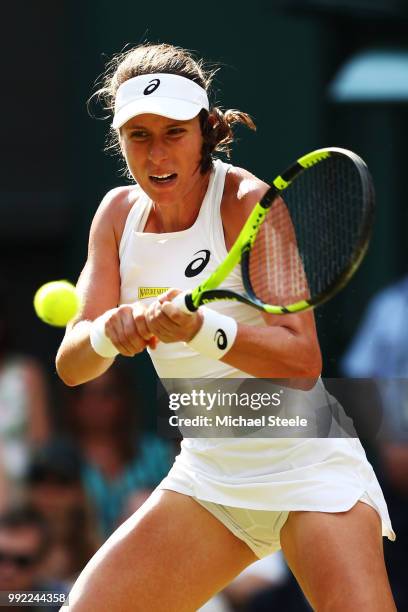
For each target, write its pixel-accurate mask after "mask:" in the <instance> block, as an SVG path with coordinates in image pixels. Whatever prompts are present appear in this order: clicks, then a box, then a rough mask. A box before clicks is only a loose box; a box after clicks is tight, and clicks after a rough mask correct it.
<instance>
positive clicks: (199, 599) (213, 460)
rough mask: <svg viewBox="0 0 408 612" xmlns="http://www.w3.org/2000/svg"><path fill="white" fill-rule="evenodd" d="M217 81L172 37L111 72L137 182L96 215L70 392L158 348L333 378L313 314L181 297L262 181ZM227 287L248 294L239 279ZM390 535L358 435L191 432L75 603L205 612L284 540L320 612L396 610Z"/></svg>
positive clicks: (206, 362) (285, 374) (118, 134)
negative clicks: (387, 557) (247, 163)
mask: <svg viewBox="0 0 408 612" xmlns="http://www.w3.org/2000/svg"><path fill="white" fill-rule="evenodd" d="M212 76H213V75H212V74H211V73H210V72H208V71H206V70H205V69H204V68H203V64H202V62H201V61H196V60H195V59H194V58H193V57H192V55H191V54H190V53H189V52H187V51H185V50H183V49H180V48H176V47H174V46H171V45H165V44H159V45H150V44H146V45H142V46H138V47H136V48H134V49H132V50H130V51H127V52H126V53H125V54H123V55H121V56H119V57H118V58H116V60H115V61H114V62H113V63H112V64H111V66H110V69H109V70H108V72H107V76H106V81H105V84H104V87H103V88H102V90H101V91H100V94H101V95H103V96H104V98H105V100H107V101H108V106H109V107H110V108H112V110H113V113H114V116H113V124H112V126H113V134H114V138H115V139H116V140H115V143H116V144H117V145H118V147H119V148H120V151H121V154H122V155H123V158H124V160H125V161H126V165H127V168H128V171H129V174H130V175H131V177H132V181H133V182H132V185H130V186H125V187H120V188H117V189H114V190H112V191H110V192H109V193H108V194H107V195H106V196H105V198H104V199H103V201H102V203H101V205H100V207H99V208H98V210H97V212H96V215H95V218H94V220H93V223H92V227H91V231H90V239H89V254H88V260H87V262H86V265H85V267H84V270H83V271H82V273H81V276H80V278H79V281H78V289H79V291H80V293H81V295H82V298H83V308H82V312H81V314H80V315H79V316H78V318H77V319H76V320H74V321H73V322H72V323H71V324H70V325H69V326H68V328H67V331H66V335H65V337H64V339H63V342H62V344H61V347H60V349H59V352H58V355H57V369H58V373H59V375H60V377H61V378H62V379H63V381H65V383H66V384H68V385H78V384H81V383H83V382H85V381H87V380H90V379H93V378H95V377H97V376H99V375H100V374H101V373H102V372H104V371H105V370H107V368H109V367H110V365H111V364H112V362H113V360H114V358H115V356H116V355H117V354H118V353H120V354H122V355H125V356H128V357H132V356H133V355H135V354H137V353H140V352H141V351H143V350H145V349H146V348H147V350H148V351H149V353H150V355H151V358H152V360H153V363H154V365H155V367H156V370H157V372H158V375H159V376H160V377H162V378H185V379H189V378H207V377H208V378H224V377H227V378H234V377H237V378H245V377H264V378H275V379H276V378H282V379H287V384H288V386H294V387H296V386H297V387H298V388H299V387H300V388H302V389H304V390H305V391H304V392H305V394H306V395H308V394H309V393H314V389H315V388H318V387H319V385H320V384H321V383H320V381H319V375H320V371H321V356H320V350H319V344H318V340H317V337H316V329H315V324H314V318H313V314H312V313H311V312H306V313H303V314H290V315H283V316H273V315H261V314H260V313H259V312H258V311H257V310H256V309H254V308H251V307H249V306H247V305H244V304H240V303H235V302H228V301H227V302H216V303H214V305H213V304H212V305H211V308H210V307H205V308H203V307H202V308H200V309H199V310H198V311H197V312H196V313H195V314H194V315H188V314H185V313H183V312H181V311H180V310H179V309H178V308H177V307H176V306H175V305H174V304H172V299H173V298H174V296H176V295H177V294H178V293H179V291H180V289H189V288H193V287H195V286H196V285H197V284H198V283H199V282H200V280H201V279H204V278H206V277H207V276H208V275H209V273H210V272H211V271H212V270H214V269H215V268H216V266H217V265H218V264H219V263H220V262H221V261H222V260H223V259H224V258H225V256H226V253H227V251H228V249H229V248H230V246H231V245H232V243H233V242H234V240H235V238H236V237H237V235H238V233H239V231H240V229H241V227H242V225H243V223H244V221H245V219H246V217H247V215H248V214H249V212H250V211H251V210H252V208H253V206H254V204H255V203H256V202H257V201H258V200H259V199H260V197H261V196H262V195H263V193H264V192H265V190H266V188H267V185H266V184H265V183H263V182H262V181H260V180H259V179H257V178H256V177H254V176H253V175H252V174H250V173H249V172H247V171H246V170H243V169H241V168H236V167H233V166H231V165H229V164H226V163H223V162H221V161H220V160H216V159H213V157H212V154H213V152H214V151H217V150H220V149H222V148H223V147H226V146H228V144H230V143H231V142H232V140H233V133H232V126H233V124H234V123H242V124H244V125H247V126H249V127H250V128H253V127H254V125H253V123H252V121H251V119H250V118H249V116H248V115H246V114H244V113H242V112H239V111H236V110H229V111H226V112H222V111H221V110H220V109H219V108H215V107H211V106H210V105H209V100H208V93H207V92H208V90H209V86H210V82H211V77H212ZM225 287H226V288H230V289H235V290H238V291H239V290H240V288H241V292H242V279H241V278H240V274H239V272H237V271H234V272H233V273H232V274H231V275H230V277H228V279H227V280H226V281H225ZM166 289H168V290H167V291H166ZM163 291H166V292H165V293H163ZM158 296H159V297H158ZM219 329H221V330H222V331H223V341H222V342H220V343H218V345H214V343H213V342H212V338H213V336H214V332H215V331H216V330H219ZM383 535H386V536H387V537H388V538H390V539H391V540H393V539H394V538H395V536H394V533H393V531H392V527H391V524H390V519H389V516H388V512H387V507H386V504H385V501H384V498H383V495H382V492H381V489H380V486H379V484H378V482H377V479H376V477H375V475H374V472H373V470H372V467H371V466H370V464H369V463H368V462H367V459H366V456H365V453H364V451H363V449H362V447H361V445H360V443H359V441H358V440H356V439H346V438H345V439H317V438H307V439H299V438H281V439H268V438H248V437H246V438H245V437H242V438H218V439H213V438H208V439H203V438H195V439H192V438H188V439H185V440H184V441H183V443H182V450H181V453H180V455H179V456H178V457H177V460H176V461H175V464H174V466H173V468H172V469H171V471H170V473H169V475H168V476H167V477H166V478H165V479H164V481H162V483H161V484H160V485H159V487H158V488H157V490H156V491H154V493H153V494H152V495H151V497H150V498H149V499H148V501H147V502H146V503H145V504H144V505H143V506H142V507H141V508H140V509H139V510H138V511H137V512H136V513H135V514H134V515H133V516H132V517H131V518H129V519H128V520H127V521H126V522H125V523H124V524H123V525H122V526H121V527H120V528H119V529H118V530H117V531H116V532H115V533H114V534H113V535H112V536H111V537H110V538H109V539H108V540H107V542H106V543H105V544H104V545H103V546H102V548H101V549H100V550H99V551H98V552H97V553H96V555H95V556H94V557H93V558H92V559H91V561H90V562H89V563H88V565H87V566H86V567H85V569H84V570H83V572H82V573H81V575H80V576H79V578H78V580H77V582H76V584H75V585H74V587H73V589H72V592H71V594H70V602H69V610H71V611H75V612H82V611H84V612H85V611H86V612H88V611H89V610H98V611H103V610H106V611H108V610H109V612H114V611H116V610H117V611H119V610H120V611H121V612H124V611H127V610H129V611H130V610H132V611H136V610H140V611H143V612H145V611H146V610H149V612H153V611H157V612H159V611H160V612H163V610H166V611H167V612H171V611H174V612H184V611H185V612H192V611H194V610H197V609H198V608H199V607H200V606H202V605H203V604H204V602H205V601H207V600H208V599H209V598H210V597H211V596H212V595H213V594H214V593H216V592H217V591H219V590H221V589H222V588H223V587H224V586H225V585H227V584H228V583H229V582H230V581H231V580H232V579H233V578H234V576H236V575H237V574H238V573H240V572H241V571H242V570H243V569H244V568H245V567H246V566H248V565H249V564H250V563H252V562H254V561H255V560H256V559H257V558H260V557H263V556H265V555H267V554H270V553H272V552H274V551H276V550H278V549H280V548H282V549H283V552H284V554H285V557H286V559H287V562H288V564H289V566H290V568H291V569H292V571H293V573H294V575H295V576H296V578H297V580H298V582H299V584H300V586H301V588H302V589H303V591H304V593H305V595H306V597H307V598H308V600H309V602H310V603H311V605H312V606H313V608H314V609H316V610H331V611H337V610H339V611H340V610H341V611H342V612H344V611H345V610H370V611H371V612H374V611H381V612H385V611H388V610H395V606H394V603H393V598H392V594H391V591H390V587H389V584H388V578H387V573H386V569H385V564H384V558H383V550H382V536H383Z"/></svg>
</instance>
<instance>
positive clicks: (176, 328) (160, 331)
mask: <svg viewBox="0 0 408 612" xmlns="http://www.w3.org/2000/svg"><path fill="white" fill-rule="evenodd" d="M179 293H181V290H180V289H169V290H168V291H166V293H163V295H161V296H160V297H159V299H158V300H156V301H155V302H153V303H152V304H150V306H149V307H148V309H147V310H146V312H145V319H146V323H147V327H148V328H149V331H150V332H151V333H152V334H154V335H155V336H156V337H157V338H158V339H159V340H160V341H161V342H165V343H169V342H190V340H192V339H193V338H194V336H195V335H196V333H197V332H198V331H199V330H200V328H201V326H202V324H203V315H202V313H201V312H200V310H197V312H195V313H193V314H186V313H184V312H182V311H181V310H179V308H177V307H176V306H174V304H172V300H173V299H174V298H175V297H176V295H178V294H179Z"/></svg>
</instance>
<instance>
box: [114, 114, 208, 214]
mask: <svg viewBox="0 0 408 612" xmlns="http://www.w3.org/2000/svg"><path fill="white" fill-rule="evenodd" d="M120 143H121V147H122V151H123V154H124V156H125V159H126V162H127V165H128V167H129V170H130V172H131V174H132V176H133V178H134V179H135V181H136V182H137V183H138V184H139V185H140V187H141V188H142V189H143V191H144V192H145V193H147V195H148V196H149V197H150V198H151V199H152V200H153V201H154V202H155V203H157V204H161V205H166V204H173V203H176V202H179V203H183V202H186V200H188V199H189V198H191V197H194V195H195V193H196V192H197V191H201V188H202V185H203V183H204V182H205V177H203V175H202V174H201V173H200V161H201V148H202V144H203V137H202V134H201V127H200V121H199V118H198V116H197V117H194V118H193V119H190V120H188V121H177V120H175V119H168V118H167V117H162V116H161V115H153V114H144V115H138V116H137V117H133V118H132V119H130V120H129V121H128V122H127V123H125V125H124V126H123V127H122V128H121V134H120Z"/></svg>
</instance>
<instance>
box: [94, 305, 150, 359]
mask: <svg viewBox="0 0 408 612" xmlns="http://www.w3.org/2000/svg"><path fill="white" fill-rule="evenodd" d="M110 312H111V314H110V316H109V317H108V318H107V320H106V322H105V334H106V336H107V337H108V338H109V339H110V340H111V342H112V343H113V344H114V345H115V347H116V348H117V349H118V351H119V353H120V354H121V355H124V356H125V357H133V356H134V355H136V354H137V353H141V352H142V351H144V349H145V348H146V346H149V347H150V348H152V349H155V348H156V346H157V342H158V340H157V338H156V336H154V335H153V334H152V333H151V332H150V331H149V329H148V327H147V325H146V320H145V312H146V307H145V306H142V305H141V304H140V303H135V304H122V305H121V306H119V307H118V308H112V310H111V311H110Z"/></svg>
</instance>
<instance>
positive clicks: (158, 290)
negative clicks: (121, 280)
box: [138, 287, 170, 300]
mask: <svg viewBox="0 0 408 612" xmlns="http://www.w3.org/2000/svg"><path fill="white" fill-rule="evenodd" d="M168 289H170V287H139V292H138V298H139V300H144V299H145V298H151V297H157V296H158V295H161V294H162V293H165V292H166V291H168Z"/></svg>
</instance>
